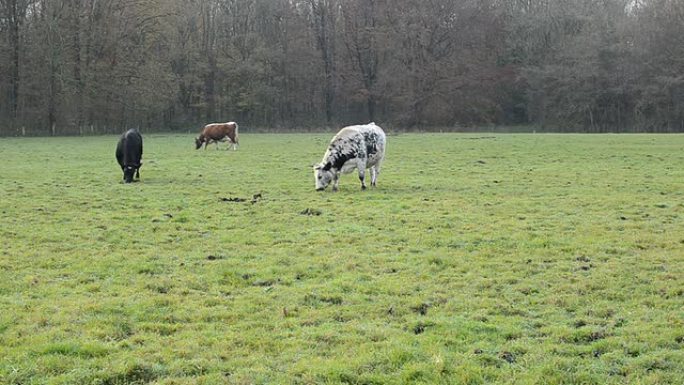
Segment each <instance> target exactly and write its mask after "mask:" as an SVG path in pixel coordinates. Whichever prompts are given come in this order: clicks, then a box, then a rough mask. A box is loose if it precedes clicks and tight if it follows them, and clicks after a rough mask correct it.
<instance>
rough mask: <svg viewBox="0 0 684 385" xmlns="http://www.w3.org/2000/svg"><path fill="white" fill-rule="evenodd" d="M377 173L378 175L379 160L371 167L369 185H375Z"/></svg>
mask: <svg viewBox="0 0 684 385" xmlns="http://www.w3.org/2000/svg"><path fill="white" fill-rule="evenodd" d="M378 175H380V162H378V163H376V164H375V166H373V167H371V186H373V187H375V186H376V182H377V181H378Z"/></svg>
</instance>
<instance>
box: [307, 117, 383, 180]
mask: <svg viewBox="0 0 684 385" xmlns="http://www.w3.org/2000/svg"><path fill="white" fill-rule="evenodd" d="M384 157H385V133H384V132H383V131H382V128H380V127H378V126H376V125H375V123H368V124H364V125H358V126H349V127H345V128H343V129H341V130H340V132H338V133H337V135H335V137H334V138H333V139H332V140H331V141H330V145H329V146H328V150H327V151H326V152H325V155H323V161H321V163H320V164H317V165H315V166H314V177H315V181H316V191H323V190H325V188H326V187H327V186H328V184H330V182H331V181H332V182H333V191H337V185H338V183H339V179H340V173H344V174H346V173H350V172H352V171H353V170H354V169H358V170H359V179H360V180H361V189H363V190H365V189H366V182H365V175H366V168H370V170H371V186H373V187H375V182H376V181H377V179H378V174H380V164H381V163H382V160H383V158H384Z"/></svg>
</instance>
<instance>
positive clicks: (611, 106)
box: [0, 0, 684, 135]
mask: <svg viewBox="0 0 684 385" xmlns="http://www.w3.org/2000/svg"><path fill="white" fill-rule="evenodd" d="M0 74H2V77H1V78H0V135H60V134H68V135H73V134H91V133H113V132H121V131H122V130H123V129H124V128H130V127H138V128H140V129H142V130H148V131H188V130H191V131H195V130H197V129H198V128H199V126H200V125H201V124H203V123H206V122H211V121H227V120H235V121H238V122H240V123H241V128H242V127H247V128H254V129H257V128H262V129H270V130H307V129H316V128H320V127H337V126H340V125H345V124H351V123H360V122H367V121H376V122H378V123H380V124H383V125H386V126H387V127H391V128H394V129H415V130H424V129H425V130H427V129H454V130H465V129H472V128H477V127H489V128H491V127H493V126H506V127H528V128H534V129H537V130H547V131H585V132H618V131H621V132H634V131H642V132H679V131H684V1H682V0H0Z"/></svg>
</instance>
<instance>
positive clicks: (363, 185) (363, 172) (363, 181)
mask: <svg viewBox="0 0 684 385" xmlns="http://www.w3.org/2000/svg"><path fill="white" fill-rule="evenodd" d="M359 180H360V181H361V190H365V189H366V170H364V169H362V168H359Z"/></svg>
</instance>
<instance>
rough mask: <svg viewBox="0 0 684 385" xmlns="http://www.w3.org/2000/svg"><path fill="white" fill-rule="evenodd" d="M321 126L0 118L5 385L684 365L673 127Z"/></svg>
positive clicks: (0, 327) (445, 378) (612, 374)
mask: <svg viewBox="0 0 684 385" xmlns="http://www.w3.org/2000/svg"><path fill="white" fill-rule="evenodd" d="M331 136H332V135H331V134H315V135H304V134H292V135H285V134H282V135H281V134H268V135H267V134H263V135H261V134H251V135H250V134H243V135H242V136H241V142H242V146H241V147H240V149H239V150H238V151H237V152H233V151H230V152H228V151H216V150H214V148H213V146H211V147H210V149H209V150H206V151H204V150H198V151H195V150H194V149H193V148H194V147H193V140H192V138H191V136H190V135H148V136H145V153H144V156H143V159H144V165H143V167H142V169H141V177H142V182H141V183H134V184H131V185H125V184H122V183H121V177H122V173H121V171H120V169H119V168H118V165H117V164H116V161H115V159H114V148H115V145H116V140H117V138H116V137H114V136H106V137H85V138H29V139H0V164H1V166H0V194H1V197H2V199H1V200H0V218H1V221H0V238H1V240H2V243H1V245H2V246H1V248H0V384H105V385H116V384H148V383H149V384H222V383H226V384H252V383H254V384H341V383H347V384H413V383H426V384H435V383H441V384H492V383H501V384H682V383H684V135H531V134H530V135H489V134H402V135H390V136H389V137H388V153H387V158H386V162H385V163H384V168H383V171H382V173H381V175H380V177H379V179H378V188H377V189H374V190H368V191H364V192H362V191H360V188H359V182H358V179H357V177H356V176H355V174H352V175H346V176H343V177H342V180H341V182H340V191H339V192H337V193H332V192H330V191H326V192H324V193H317V192H315V191H314V186H313V183H314V182H313V175H312V172H311V167H310V165H311V164H312V163H314V162H317V161H319V160H320V158H321V156H322V155H323V152H324V150H325V146H326V144H327V141H328V140H329V139H330V137H331ZM254 194H261V198H257V199H255V202H252V197H253V196H254ZM236 198H237V199H236ZM240 199H245V201H238V200H240Z"/></svg>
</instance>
